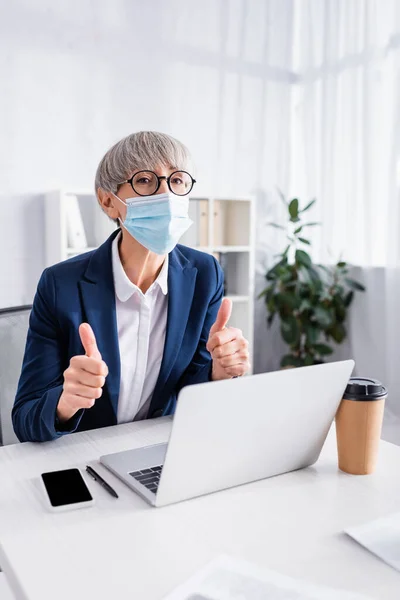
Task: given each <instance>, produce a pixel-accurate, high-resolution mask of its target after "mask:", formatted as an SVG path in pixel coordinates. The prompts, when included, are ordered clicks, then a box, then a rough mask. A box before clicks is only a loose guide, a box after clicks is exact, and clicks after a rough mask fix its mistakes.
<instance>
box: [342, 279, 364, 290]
mask: <svg viewBox="0 0 400 600" xmlns="http://www.w3.org/2000/svg"><path fill="white" fill-rule="evenodd" d="M345 282H346V283H347V285H348V286H349V287H350V288H351V289H352V290H357V291H359V292H365V287H364V286H363V285H362V284H361V283H359V282H358V281H356V280H355V279H350V277H346V279H345Z"/></svg>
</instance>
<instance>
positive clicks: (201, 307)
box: [12, 230, 223, 442]
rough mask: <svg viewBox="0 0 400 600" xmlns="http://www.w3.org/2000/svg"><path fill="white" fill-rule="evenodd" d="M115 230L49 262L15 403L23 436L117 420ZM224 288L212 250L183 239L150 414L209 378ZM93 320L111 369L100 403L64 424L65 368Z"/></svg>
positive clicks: (47, 436) (174, 260)
mask: <svg viewBox="0 0 400 600" xmlns="http://www.w3.org/2000/svg"><path fill="white" fill-rule="evenodd" d="M118 232H119V230H117V231H115V232H114V233H113V234H112V235H111V236H110V237H109V239H108V240H106V242H104V244H102V245H101V246H100V247H99V248H97V249H96V250H94V251H92V252H87V253H85V254H81V255H79V256H76V257H74V258H71V259H69V260H66V261H64V262H62V263H59V264H57V265H54V266H52V267H49V268H47V269H45V271H44V272H43V274H42V276H41V278H40V281H39V284H38V288H37V292H36V295H35V299H34V302H33V307H32V312H31V315H30V322H29V330H28V337H27V342H26V348H25V355H24V360H23V364H22V372H21V376H20V380H19V384H18V390H17V395H16V398H15V403H14V407H13V411H12V419H13V425H14V430H15V433H16V434H17V436H18V438H19V439H20V440H21V441H41V442H44V441H47V440H51V439H54V438H57V437H59V436H61V435H65V434H66V433H71V432H74V431H83V430H87V429H95V428H97V427H106V426H108V425H115V424H116V423H117V405H118V396H119V386H120V358H119V346H118V333H117V319H116V309H115V291H114V279H113V273H112V262H111V246H112V241H113V239H114V238H115V236H116V235H117V234H118ZM222 295H223V273H222V270H221V267H220V266H219V263H218V261H217V260H216V259H215V258H214V257H213V256H211V255H209V254H205V253H203V252H199V251H197V250H193V249H191V248H188V247H186V246H181V245H178V246H176V248H174V250H172V252H171V253H170V254H169V266H168V317H167V331H166V339H165V346H164V353H163V359H162V363H161V368H160V374H159V377H158V380H157V383H156V386H155V388H154V393H153V396H152V400H151V405H150V409H149V417H158V416H161V415H168V414H173V412H174V410H175V406H176V398H177V394H178V392H179V390H180V389H181V388H182V387H184V386H185V385H190V384H193V383H200V382H204V381H208V380H209V379H210V376H211V356H210V354H209V352H208V351H207V350H206V343H207V340H208V335H209V331H210V327H211V325H213V323H214V322H215V320H216V317H217V313H218V309H219V307H220V304H221V299H222ZM84 322H87V323H89V324H90V325H91V326H92V328H93V331H94V334H95V336H96V340H97V345H98V348H99V351H100V353H101V355H102V358H103V360H104V361H105V363H106V364H107V366H108V369H109V374H108V376H107V378H106V383H105V385H104V388H103V394H102V396H101V397H100V398H99V399H98V400H96V403H95V405H94V406H93V407H92V408H90V409H86V410H80V411H78V413H77V414H76V415H75V416H74V417H73V418H72V419H71V420H70V421H68V423H67V424H66V425H64V426H60V427H56V408H57V404H58V401H59V398H60V395H61V393H62V390H63V373H64V371H65V369H67V368H68V366H69V361H70V359H71V358H72V357H73V356H75V355H78V354H84V349H83V346H82V343H81V340H80V337H79V332H78V328H79V325H80V324H81V323H84Z"/></svg>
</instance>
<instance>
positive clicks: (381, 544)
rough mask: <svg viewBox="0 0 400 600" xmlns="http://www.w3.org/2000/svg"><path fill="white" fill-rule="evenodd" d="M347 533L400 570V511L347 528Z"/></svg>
mask: <svg viewBox="0 0 400 600" xmlns="http://www.w3.org/2000/svg"><path fill="white" fill-rule="evenodd" d="M346 533H347V535H349V536H350V537H352V538H353V539H355V540H356V542H358V543H359V544H361V545H362V546H364V547H365V548H367V550H369V551H370V552H372V553H373V554H375V555H376V556H378V557H379V558H381V559H382V560H383V561H385V563H387V564H388V565H390V566H391V567H393V568H394V569H397V571H400V513H394V514H392V515H389V516H388V517H383V518H381V519H376V520H375V521H370V522H369V523H365V524H364V525H359V526H358V527H351V528H350V529H347V530H346Z"/></svg>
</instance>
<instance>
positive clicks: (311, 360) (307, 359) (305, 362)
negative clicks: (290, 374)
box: [303, 354, 314, 367]
mask: <svg viewBox="0 0 400 600" xmlns="http://www.w3.org/2000/svg"><path fill="white" fill-rule="evenodd" d="M313 364H314V357H313V355H312V354H306V355H305V357H304V360H303V365H304V366H305V367H311V365H313Z"/></svg>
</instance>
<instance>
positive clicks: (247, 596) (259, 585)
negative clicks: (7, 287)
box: [164, 556, 368, 600]
mask: <svg viewBox="0 0 400 600" xmlns="http://www.w3.org/2000/svg"><path fill="white" fill-rule="evenodd" d="M164 600H368V599H367V596H362V595H360V594H354V593H350V592H345V591H341V590H337V589H336V590H335V589H331V588H326V587H321V586H317V585H314V584H312V583H306V582H304V581H300V580H298V579H292V578H291V577H286V576H285V575H280V574H279V573H276V572H275V571H270V570H268V569H261V568H259V567H257V566H256V565H253V564H251V563H248V562H246V561H242V560H238V559H236V558H231V557H229V556H221V557H219V558H217V559H215V560H214V561H212V562H211V563H209V564H208V565H207V566H206V567H204V569H202V570H201V571H199V572H198V573H196V574H195V575H194V576H193V577H192V578H191V579H189V580H188V581H187V582H186V583H184V584H183V585H181V586H179V587H178V588H177V589H176V590H175V591H173V592H172V593H171V594H169V595H168V596H166V597H165V598H164Z"/></svg>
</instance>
